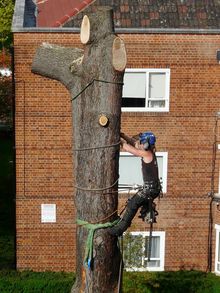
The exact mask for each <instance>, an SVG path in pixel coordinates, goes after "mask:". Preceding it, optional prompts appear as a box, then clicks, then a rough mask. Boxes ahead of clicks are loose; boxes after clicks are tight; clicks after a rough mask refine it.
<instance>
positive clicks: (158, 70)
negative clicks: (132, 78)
mask: <svg viewBox="0 0 220 293" xmlns="http://www.w3.org/2000/svg"><path fill="white" fill-rule="evenodd" d="M126 72H132V73H135V72H137V73H140V72H143V73H146V102H145V105H146V106H145V107H122V112H169V104H170V69H169V68H128V69H126V70H125V74H126ZM154 72H155V73H165V74H166V89H165V107H158V108H156V107H155V108H153V107H152V108H151V107H148V106H147V105H148V101H149V91H148V84H149V73H154ZM122 98H123V97H122Z"/></svg>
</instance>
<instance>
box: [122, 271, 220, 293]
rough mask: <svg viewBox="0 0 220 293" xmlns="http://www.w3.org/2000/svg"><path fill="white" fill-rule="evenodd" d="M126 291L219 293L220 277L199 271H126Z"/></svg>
mask: <svg viewBox="0 0 220 293" xmlns="http://www.w3.org/2000/svg"><path fill="white" fill-rule="evenodd" d="M123 292H124V293H185V292H187V293H219V292H220V278H219V277H217V276H215V275H214V274H211V273H209V274H206V273H204V272H199V271H178V272H160V273H158V272H157V273H149V272H145V273H134V272H131V273H128V272H126V273H124V278H123Z"/></svg>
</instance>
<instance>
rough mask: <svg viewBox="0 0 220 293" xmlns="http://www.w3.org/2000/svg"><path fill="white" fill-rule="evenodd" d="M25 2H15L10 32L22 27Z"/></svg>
mask: <svg viewBox="0 0 220 293" xmlns="http://www.w3.org/2000/svg"><path fill="white" fill-rule="evenodd" d="M24 11H25V0H20V1H15V8H14V14H13V19H12V26H11V29H12V32H14V31H15V30H16V31H18V30H19V29H22V28H23V27H24Z"/></svg>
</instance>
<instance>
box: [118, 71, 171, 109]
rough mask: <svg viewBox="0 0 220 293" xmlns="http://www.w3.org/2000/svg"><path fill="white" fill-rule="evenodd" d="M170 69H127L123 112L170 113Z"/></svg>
mask: <svg viewBox="0 0 220 293" xmlns="http://www.w3.org/2000/svg"><path fill="white" fill-rule="evenodd" d="M169 94H170V69H127V70H126V71H125V74H124V86H123V94H122V97H123V98H122V111H124V112H125V111H130V112H132V111H152V112H156V111H159V112H168V111H169Z"/></svg>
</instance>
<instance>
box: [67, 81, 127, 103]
mask: <svg viewBox="0 0 220 293" xmlns="http://www.w3.org/2000/svg"><path fill="white" fill-rule="evenodd" d="M95 81H97V82H103V83H111V84H120V85H124V83H123V82H114V81H107V80H103V79H95V78H94V79H93V80H92V81H90V82H89V83H88V84H87V85H86V86H85V87H84V88H83V89H82V90H81V91H80V92H79V93H78V94H77V95H76V96H74V97H73V98H72V99H71V102H72V101H74V100H75V99H76V98H78V97H79V96H80V95H81V94H82V93H83V92H84V91H85V90H86V89H87V88H88V87H90V86H91V85H92V84H93V83H94V82H95Z"/></svg>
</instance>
